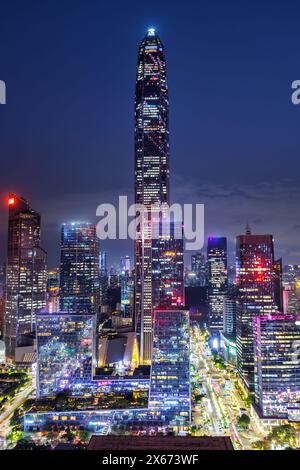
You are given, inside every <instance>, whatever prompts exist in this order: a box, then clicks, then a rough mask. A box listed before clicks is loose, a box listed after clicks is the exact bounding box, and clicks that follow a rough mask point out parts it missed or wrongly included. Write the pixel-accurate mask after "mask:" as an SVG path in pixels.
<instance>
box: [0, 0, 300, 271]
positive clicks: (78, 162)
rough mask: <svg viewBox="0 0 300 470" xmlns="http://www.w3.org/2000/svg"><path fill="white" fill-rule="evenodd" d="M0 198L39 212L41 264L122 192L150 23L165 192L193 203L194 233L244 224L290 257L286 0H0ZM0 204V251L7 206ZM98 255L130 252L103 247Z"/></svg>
mask: <svg viewBox="0 0 300 470" xmlns="http://www.w3.org/2000/svg"><path fill="white" fill-rule="evenodd" d="M0 9H1V10H0V79H2V80H5V82H6V85H7V105H6V106H0V156H1V171H0V197H1V200H2V201H4V198H5V195H6V194H7V192H9V191H15V192H17V193H20V194H22V195H23V196H24V197H26V198H27V199H28V200H29V201H30V202H31V204H32V206H33V207H34V208H36V209H38V210H40V211H41V213H42V217H43V227H42V234H43V246H44V247H45V248H46V249H47V251H48V252H49V265H50V266H51V265H52V264H54V263H56V262H57V260H58V255H59V226H60V223H62V222H63V221H67V220H91V221H92V220H96V219H95V210H96V206H97V205H98V204H100V203H101V202H112V201H114V200H115V199H116V197H117V196H118V195H119V194H130V195H131V196H132V190H133V162H134V154H133V100H134V84H135V74H136V64H137V48H138V45H139V42H140V41H141V40H142V38H143V36H144V35H145V32H146V30H147V28H148V27H149V26H154V27H156V28H157V30H158V33H159V35H160V37H161V39H162V41H163V43H164V45H165V47H166V53H167V71H168V81H169V92H170V136H171V157H170V162H171V191H172V199H173V200H179V201H182V202H198V203H205V210H206V214H205V215H206V234H207V235H208V234H212V233H215V234H219V235H224V236H228V239H229V246H230V250H231V251H232V250H233V242H234V237H235V235H237V234H238V233H240V232H243V230H244V226H245V223H246V221H247V220H248V221H249V223H250V224H251V225H252V229H253V231H254V232H271V233H273V234H274V236H275V242H276V246H275V249H276V254H277V255H278V256H283V257H284V261H285V262H290V261H292V262H300V221H299V205H300V185H299V182H300V159H299V153H300V152H299V150H300V133H299V124H300V106H298V107H297V106H294V105H293V104H292V103H291V99H290V96H291V82H292V81H293V80H296V79H300V70H299V67H300V49H299V16H300V4H299V2H296V1H289V2H286V1H277V2H276V1H263V0H261V1H258V0H257V1H251V2H250V1H242V0H239V1H224V0H218V1H214V2H212V1H196V0H195V1H191V0H186V1H184V2H182V1H180V2H179V1H176V0H172V1H169V0H161V1H155V0H152V1H151V2H150V1H130V0H129V1H126V2H125V1H113V2H104V1H103V2H102V1H96V0H85V1H83V0H72V1H71V0H70V1H69V0H63V1H58V0H52V1H50V0H48V1H46V0H44V1H43V2H41V1H34V0H19V1H14V0H1V5H0ZM0 206H1V208H0V224H1V226H0V259H2V260H3V259H5V256H6V230H7V213H6V210H7V208H6V207H5V204H4V202H3V203H1V205H0ZM105 247H106V248H107V249H108V250H109V255H110V261H111V262H112V261H114V260H115V259H116V258H117V257H118V256H119V255H121V254H126V253H127V252H129V251H130V245H128V244H125V243H124V242H122V243H121V242H118V241H116V242H110V243H109V244H106V245H105Z"/></svg>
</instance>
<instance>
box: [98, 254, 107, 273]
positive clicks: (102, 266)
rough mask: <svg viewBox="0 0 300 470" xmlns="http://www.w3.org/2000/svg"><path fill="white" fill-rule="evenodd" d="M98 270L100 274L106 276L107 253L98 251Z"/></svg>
mask: <svg viewBox="0 0 300 470" xmlns="http://www.w3.org/2000/svg"><path fill="white" fill-rule="evenodd" d="M99 270H100V275H101V276H107V253H106V251H100V253H99Z"/></svg>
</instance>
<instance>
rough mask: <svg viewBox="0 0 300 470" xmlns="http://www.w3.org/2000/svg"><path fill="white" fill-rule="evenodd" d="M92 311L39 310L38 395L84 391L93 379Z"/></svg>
mask: <svg viewBox="0 0 300 470" xmlns="http://www.w3.org/2000/svg"><path fill="white" fill-rule="evenodd" d="M94 321H95V316H93V315H86V314H84V315H79V314H77V315H67V314H59V313H57V314H49V313H46V314H38V315H37V319H36V336H37V359H38V367H37V396H38V397H46V396H49V397H51V396H52V397H53V396H55V395H56V394H57V393H58V392H61V391H67V392H70V393H71V394H72V395H81V389H82V388H83V387H85V384H87V383H91V381H92V358H93V357H95V355H94V341H93V332H94V328H95V325H94Z"/></svg>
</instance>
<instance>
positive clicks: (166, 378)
mask: <svg viewBox="0 0 300 470" xmlns="http://www.w3.org/2000/svg"><path fill="white" fill-rule="evenodd" d="M149 409H150V410H151V411H152V412H153V413H157V414H159V415H160V416H161V419H162V421H164V422H165V423H166V424H169V425H171V426H176V427H180V426H187V425H188V424H189V422H190V420H191V392H190V345H189V312H188V311H187V310H184V309H183V308H182V309H176V308H174V309H169V310H163V309H162V310H159V309H157V310H155V312H154V331H153V350H152V365H151V375H150V390H149Z"/></svg>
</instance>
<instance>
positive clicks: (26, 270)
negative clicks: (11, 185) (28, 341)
mask: <svg viewBox="0 0 300 470" xmlns="http://www.w3.org/2000/svg"><path fill="white" fill-rule="evenodd" d="M8 207H9V212H8V254H7V267H6V307H5V326H4V329H5V332H4V337H5V343H6V354H7V356H8V357H11V358H14V352H15V348H16V346H20V345H22V339H23V337H24V335H27V334H30V333H32V332H34V331H35V316H36V313H37V312H39V311H40V310H41V309H43V308H44V307H45V306H46V288H47V271H46V252H45V251H44V250H43V249H42V248H41V247H40V231H41V216H40V214H39V213H38V212H36V211H35V210H33V209H32V208H31V207H30V205H29V203H28V202H27V201H26V200H25V199H23V198H21V197H19V196H17V195H15V194H10V196H9V198H8Z"/></svg>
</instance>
